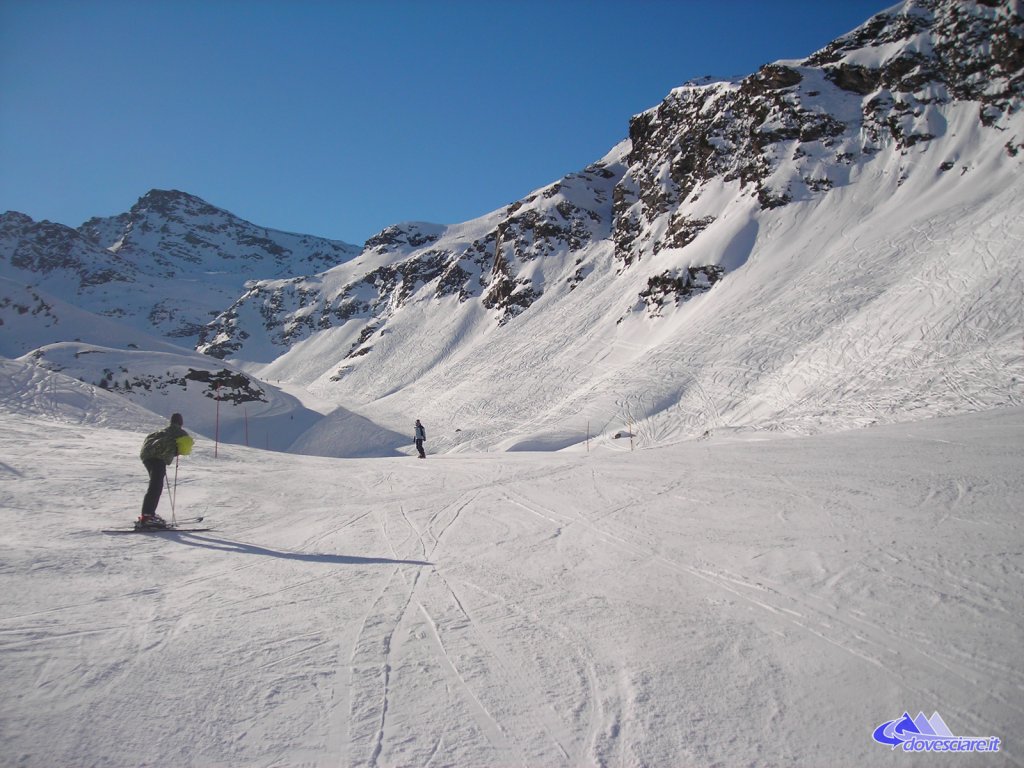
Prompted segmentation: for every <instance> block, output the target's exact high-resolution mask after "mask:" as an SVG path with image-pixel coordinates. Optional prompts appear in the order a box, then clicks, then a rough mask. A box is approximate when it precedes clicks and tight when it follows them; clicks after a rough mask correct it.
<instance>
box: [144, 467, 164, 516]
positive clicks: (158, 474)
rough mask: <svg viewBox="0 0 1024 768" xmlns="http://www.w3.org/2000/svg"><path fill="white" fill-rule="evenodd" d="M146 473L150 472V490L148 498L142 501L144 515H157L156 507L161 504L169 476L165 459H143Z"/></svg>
mask: <svg viewBox="0 0 1024 768" xmlns="http://www.w3.org/2000/svg"><path fill="white" fill-rule="evenodd" d="M142 463H143V464H145V465H146V471H147V472H149V488H147V489H146V498H145V499H143V500H142V514H143V516H146V515H155V514H156V505H157V504H159V503H160V494H161V493H163V490H164V478H165V477H166V476H167V465H166V464H165V463H164V461H163V459H143V460H142Z"/></svg>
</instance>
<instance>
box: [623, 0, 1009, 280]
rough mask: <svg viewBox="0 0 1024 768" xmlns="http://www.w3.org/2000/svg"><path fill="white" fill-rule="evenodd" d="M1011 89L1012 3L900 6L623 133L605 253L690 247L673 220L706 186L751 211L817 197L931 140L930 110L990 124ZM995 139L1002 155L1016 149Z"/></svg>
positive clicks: (692, 224)
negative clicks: (882, 158)
mask: <svg viewBox="0 0 1024 768" xmlns="http://www.w3.org/2000/svg"><path fill="white" fill-rule="evenodd" d="M1022 84H1024V19H1022V17H1021V12H1020V3H1019V2H1018V0H1002V1H1001V2H1000V1H999V0H985V1H979V2H974V1H973V0H907V2H905V3H903V4H902V5H901V6H899V7H897V8H896V9H894V10H891V11H889V12H886V13H881V14H878V15H876V16H874V17H873V18H871V19H870V20H869V21H867V22H866V23H865V24H863V25H861V26H860V27H858V28H857V29H856V30H854V31H852V32H850V33H849V34H847V35H844V36H842V37H840V38H839V39H837V40H836V41H834V42H833V43H830V44H829V45H828V46H826V47H825V48H823V49H821V50H820V51H818V52H817V53H815V54H813V55H812V56H810V57H808V58H807V59H804V60H802V61H790V62H776V63H773V64H768V65H765V66H763V67H761V68H760V69H759V70H758V71H757V72H755V73H753V74H751V75H750V76H748V77H746V78H743V79H742V80H740V81H713V80H710V79H707V80H699V81H695V82H692V83H691V84H689V85H687V86H683V87H681V88H677V89H675V90H674V91H673V92H672V93H671V94H670V95H669V96H668V97H667V98H666V99H665V100H664V101H663V102H662V103H661V104H659V105H658V106H657V107H655V108H653V109H651V110H648V111H647V112H644V113H642V114H640V115H637V116H636V117H634V118H633V120H632V121H631V123H630V130H629V136H630V140H631V142H632V149H631V151H630V154H629V157H628V163H629V166H630V167H629V170H628V172H627V174H626V176H625V178H624V179H623V180H622V182H621V183H620V184H619V185H618V186H617V188H616V190H615V196H616V199H615V224H614V239H615V245H616V254H617V256H618V258H619V259H621V260H622V261H623V263H625V264H626V265H628V264H630V263H632V262H633V261H635V260H637V259H639V258H643V256H644V255H645V254H656V253H658V251H660V250H661V249H662V248H666V247H681V246H685V244H686V243H688V242H690V241H692V239H693V237H695V235H696V234H698V233H699V231H700V230H701V229H702V226H701V225H700V223H699V222H698V221H697V220H696V219H694V217H692V216H690V215H687V214H686V213H685V212H683V211H682V210H681V209H682V207H683V206H684V204H685V203H687V201H690V202H693V201H695V200H696V199H698V198H699V195H700V192H701V189H702V186H703V185H704V184H706V183H707V182H710V181H711V180H713V179H719V180H721V181H724V182H726V183H728V182H734V181H736V182H739V184H740V186H741V187H742V188H744V189H746V190H748V191H749V193H750V194H751V195H753V196H754V197H756V199H757V201H758V204H759V206H760V208H762V209H771V208H777V207H781V206H784V205H786V204H788V203H790V202H792V201H794V200H797V199H807V198H808V197H809V196H814V195H820V194H825V193H827V192H828V190H829V189H831V188H832V187H833V186H835V185H836V184H837V183H842V181H843V179H844V178H845V177H846V176H848V172H847V171H846V170H844V167H847V166H849V165H850V164H851V163H853V162H855V161H857V159H858V158H870V156H871V155H873V154H874V153H876V152H878V151H879V149H880V147H881V146H882V145H884V144H886V143H889V142H891V143H894V144H895V146H896V147H897V148H899V149H906V148H908V147H911V146H913V145H915V144H918V143H920V142H927V141H930V140H931V139H933V138H935V137H936V136H937V135H939V131H941V130H942V126H943V125H944V124H945V119H944V118H942V117H940V116H939V115H938V114H937V112H936V109H937V108H939V107H941V106H942V105H946V104H951V103H954V102H970V103H972V104H974V105H975V108H976V109H977V115H978V119H979V121H980V122H981V124H982V125H983V126H986V127H995V126H997V124H998V122H999V120H1000V119H1001V118H1002V117H1003V116H1005V115H1006V114H1008V113H1011V112H1013V111H1014V110H1016V109H1018V108H1019V104H1020V96H1021V92H1022V87H1024V85H1022ZM1008 138H1009V139H1010V141H1009V143H1008V145H1007V150H1008V152H1010V153H1011V154H1015V153H1016V151H1017V150H1018V149H1019V148H1020V147H1021V146H1024V145H1022V144H1021V141H1022V139H1024V137H1008ZM704 221H706V219H705V220H704ZM707 223H710V222H707ZM707 223H705V224H704V226H706V225H707Z"/></svg>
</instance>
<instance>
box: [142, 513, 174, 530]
mask: <svg viewBox="0 0 1024 768" xmlns="http://www.w3.org/2000/svg"><path fill="white" fill-rule="evenodd" d="M167 527H168V526H167V521H166V520H164V519H163V518H162V517H160V515H139V519H138V520H136V521H135V530H136V531H152V530H160V529H162V528H167Z"/></svg>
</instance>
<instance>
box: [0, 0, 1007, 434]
mask: <svg viewBox="0 0 1024 768" xmlns="http://www.w3.org/2000/svg"><path fill="white" fill-rule="evenodd" d="M1022 38H1024V20H1022V18H1021V8H1020V3H1019V2H1018V1H1017V0H1000V1H997V0H986V1H984V2H961V1H959V0H907V2H904V3H902V4H900V5H898V6H894V7H893V8H892V9H890V10H889V11H887V12H885V13H882V14H879V15H877V16H875V17H873V18H872V19H870V20H868V21H867V22H866V23H865V24H864V25H862V26H861V27H859V28H857V29H856V30H854V31H852V32H851V33H849V34H847V35H845V36H843V37H841V38H839V39H838V40H836V41H834V42H833V43H831V44H829V45H828V46H826V47H825V48H823V49H822V50H820V51H818V52H816V53H814V54H813V55H811V56H809V57H807V58H805V59H801V60H785V61H778V62H774V63H772V64H768V65H766V66H764V67H762V68H761V69H759V70H758V71H757V72H755V73H753V74H751V75H750V76H748V77H745V78H742V79H737V80H714V79H702V80H699V81H695V82H691V83H688V84H686V85H684V86H681V87H680V88H677V89H675V90H673V91H672V92H671V93H670V94H669V95H668V96H667V97H666V99H665V100H664V101H663V102H662V103H661V104H659V105H657V106H656V107H654V108H652V109H650V110H648V111H646V112H644V113H642V114H640V115H637V116H635V117H634V118H633V119H632V120H631V121H630V123H629V134H628V138H625V139H624V140H623V141H622V142H621V143H620V144H618V145H617V146H616V147H614V148H612V149H611V150H610V151H609V153H608V154H607V155H606V156H605V157H604V158H602V159H600V160H598V161H596V162H595V163H593V164H592V165H590V166H588V167H587V168H585V169H583V170H582V171H580V172H579V173H575V174H571V175H569V176H567V177H565V178H563V179H560V180H558V181H556V182H554V183H552V184H548V185H546V186H544V187H541V188H539V189H538V190H537V191H536V192H534V193H533V194H531V195H529V196H527V197H526V198H524V199H523V200H520V201H516V202H514V203H512V204H510V205H508V206H506V207H504V208H501V209H499V210H497V211H493V212H491V213H489V214H486V215H484V216H481V217H480V218H478V219H475V220H472V221H469V222H464V223H461V224H456V225H435V224H426V223H405V224H399V225H395V226H393V227H389V228H387V229H386V230H384V231H383V232H381V233H380V234H379V235H377V236H375V237H373V238H371V239H370V240H369V241H368V242H367V243H366V244H365V246H364V247H363V249H362V251H361V252H360V253H358V255H355V254H354V250H353V249H352V248H350V247H347V246H344V245H343V244H333V245H328V244H325V241H321V240H316V239H313V238H306V239H303V238H302V237H301V236H298V235H294V236H287V237H288V238H291V239H288V240H282V239H281V238H283V237H285V236H284V235H281V234H280V233H269V232H267V231H265V230H259V229H258V228H255V227H253V226H252V225H248V224H245V223H244V222H242V223H239V222H238V220H236V219H234V217H231V215H230V214H227V213H225V212H223V211H219V210H218V209H214V208H212V207H211V206H208V205H207V204H205V203H203V202H202V201H198V200H196V199H195V198H191V197H189V196H186V195H183V194H181V193H156V192H154V193H150V194H149V195H147V196H146V197H145V198H143V199H142V200H141V201H140V203H139V204H138V205H137V206H135V207H134V208H133V209H132V212H130V213H129V214H124V215H123V216H119V217H114V218H112V219H94V220H92V221H90V222H87V223H86V224H85V225H83V226H82V227H81V228H80V229H79V230H66V228H65V229H63V230H62V229H61V228H59V227H57V226H56V225H48V224H45V223H44V224H43V225H36V224H34V223H32V222H30V221H27V220H26V219H25V217H22V216H19V215H17V214H8V215H7V216H6V217H5V219H4V222H3V223H4V229H3V230H2V233H8V232H32V233H35V234H33V236H32V237H28V236H27V235H25V236H21V235H19V236H18V237H13V236H9V235H8V234H4V235H3V240H2V242H4V243H10V242H15V243H16V247H14V248H13V250H12V247H11V246H10V245H5V246H4V249H5V251H6V252H9V253H11V254H12V255H10V256H8V258H7V259H6V261H5V262H3V263H4V265H5V270H6V271H5V273H4V274H7V273H8V272H10V271H11V268H13V267H18V268H19V269H20V270H21V271H19V272H17V274H16V276H15V278H14V279H20V280H21V282H22V283H24V284H31V290H34V291H41V290H46V291H49V292H51V293H53V294H54V295H56V296H57V297H60V298H65V299H67V297H68V296H69V293H68V292H69V291H70V290H71V289H72V288H73V289H74V294H75V300H74V303H76V304H77V305H78V306H81V307H83V308H85V309H89V310H92V311H94V312H98V313H100V314H104V315H107V316H112V315H117V314H119V313H120V314H122V315H123V316H124V317H125V318H126V319H130V320H131V321H132V322H133V323H134V324H135V325H136V327H144V328H146V329H149V330H152V329H153V328H156V329H158V330H159V331H160V332H161V333H162V334H164V335H165V336H167V335H172V336H173V335H176V334H181V335H183V336H185V337H191V338H196V337H198V340H199V344H198V347H197V348H198V350H199V351H200V352H202V353H205V355H207V356H210V357H214V358H220V359H222V360H224V361H225V362H224V365H225V366H230V369H231V370H233V371H236V372H245V373H247V374H248V375H249V376H250V377H253V376H256V377H258V378H262V379H263V380H264V381H275V382H282V383H283V384H282V386H289V387H296V388H297V389H298V390H299V391H301V392H303V393H312V394H313V395H315V396H316V397H317V398H319V399H320V400H321V401H322V402H324V403H328V404H332V405H333V406H336V407H340V408H343V409H344V410H343V411H340V412H339V413H344V414H348V415H349V416H352V417H353V418H365V419H368V420H369V422H371V423H373V424H376V425H378V427H379V434H380V435H393V434H402V433H406V432H408V430H409V425H410V424H411V422H412V419H414V418H416V417H420V418H422V419H423V420H424V421H425V422H426V423H427V424H428V425H430V426H431V428H432V430H431V443H432V447H433V448H434V450H468V449H482V448H487V449H490V448H498V449H517V448H518V449H539V448H544V449H558V448H562V447H566V446H570V445H574V444H579V443H582V442H583V441H585V440H586V439H587V436H588V435H593V434H596V435H604V436H606V437H608V438H611V437H612V436H614V435H615V434H632V435H633V437H634V440H638V441H639V442H640V443H641V444H654V443H665V442H673V441H677V440H683V439H687V438H691V437H694V436H700V435H703V434H705V433H706V432H708V431H715V430H722V429H738V428H758V429H781V430H790V431H802V432H813V431H820V430H823V429H825V430H831V429H837V428H845V427H850V426H858V425H865V424H871V423H876V422H885V421H900V420H906V419H911V418H916V417H918V416H924V415H934V414H949V413H958V412H963V411H973V410H979V409H985V408H991V407H999V406H1007V405H1019V404H1021V403H1022V402H1024V388H1022V384H1021V381H1022V378H1024V356H1022V354H1021V349H1020V344H1019V340H1020V337H1021V334H1022V332H1024V298H1022V297H1024V281H1022V276H1021V267H1020V257H1019V253H1020V246H1021V244H1022V242H1024V223H1022V222H1021V218H1020V216H1019V211H1020V210H1021V207H1022V202H1024V175H1022V173H1021V170H1022V165H1024V154H1022V153H1021V150H1022V149H1024V112H1022V110H1021V106H1022V99H1021V92H1022V89H1024V85H1022V82H1024V52H1022V51H1024V47H1022ZM65 230H66V231H65ZM257 232H260V233H263V234H257ZM33 237H34V238H35V239H33ZM246 248H251V249H252V250H251V251H246V250H245V249H246ZM284 251H287V254H284V256H283V255H282V253H283V252H284ZM247 253H251V254H255V255H254V256H253V257H252V258H251V259H250V258H247V257H245V254H247ZM65 254H66V256H65ZM298 255H302V256H301V258H298ZM285 256H286V257H287V258H285ZM303 259H305V261H306V263H307V264H308V265H309V268H308V269H301V268H300V266H301V264H302V263H303ZM221 274H223V275H224V277H223V280H222V279H221V276H220V275H221ZM38 275H42V278H41V279H40V278H39V277H38ZM34 276H36V277H34ZM246 277H251V278H254V279H252V280H249V281H248V282H246V281H245V280H244V278H246ZM168 280H170V281H172V282H171V283H168V282H166V281H168ZM128 286H131V291H130V292H128V293H126V290H127V288H128ZM183 287H184V288H185V290H183ZM182 294H187V297H184V296H182ZM40 301H43V299H42V298H41V299H40ZM29 304H31V302H30V301H28V300H27V299H25V298H24V297H22V298H21V304H20V305H19V308H18V309H17V310H16V311H17V312H18V313H19V316H20V317H21V318H22V321H23V322H30V321H29V320H28V319H26V318H27V316H28V315H30V313H29V311H28V310H25V311H22V309H21V308H20V307H23V306H28V305H29ZM35 306H37V307H38V306H41V304H39V303H38V302H37V304H36V305H35ZM0 309H3V308H0ZM4 311H7V312H8V314H9V313H10V312H12V311H15V310H13V309H11V308H10V307H8V309H6V310H4ZM212 313H219V314H217V317H216V319H214V320H212V321H211V322H206V321H207V320H208V319H209V317H210V315H211V314H212ZM40 314H41V315H43V316H45V314H46V313H45V312H41V313H40ZM31 322H34V321H31ZM203 323H206V324H205V325H204V326H202V327H200V326H201V325H202V324H203ZM54 333H55V334H58V333H59V331H55V332H54ZM38 336H39V335H38V334H36V336H34V337H33V340H34V341H35V340H37V339H38ZM76 337H77V336H76ZM48 340H49V341H63V340H67V339H66V337H64V338H58V337H53V338H48ZM82 341H83V342H91V343H93V344H98V345H100V346H106V347H116V346H118V344H111V343H107V342H106V341H105V340H103V339H95V338H83V339H82ZM33 346H35V344H33ZM26 351H27V350H26ZM26 359H30V358H26ZM77 359H81V358H80V357H79V358H77ZM217 365H219V363H212V362H211V365H210V366H209V367H210V369H211V370H216V366H217ZM126 367H129V366H126ZM94 373H95V372H94ZM82 377H83V378H86V379H87V380H88V379H89V378H90V377H89V376H87V375H84V373H83V375H82ZM328 410H330V408H321V411H328ZM347 418H348V417H346V419H347ZM338 429H341V427H340V426H338V427H337V429H334V430H332V429H331V428H330V427H329V422H323V421H321V422H317V429H316V431H315V433H311V434H315V438H314V437H312V436H308V439H307V440H306V441H305V449H306V450H308V451H310V452H318V451H322V452H327V453H331V452H333V451H334V450H336V448H333V447H329V446H336V445H338V444H340V443H342V442H344V441H343V440H340V439H339V437H338V431H337V430H338ZM359 431H360V432H362V431H365V430H359ZM390 439H391V438H390V437H388V438H387V440H390ZM387 440H384V442H387Z"/></svg>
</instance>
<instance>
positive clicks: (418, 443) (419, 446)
mask: <svg viewBox="0 0 1024 768" xmlns="http://www.w3.org/2000/svg"><path fill="white" fill-rule="evenodd" d="M416 450H417V451H419V454H420V458H421V459H425V458H427V454H426V453H425V452H424V451H423V439H422V438H416Z"/></svg>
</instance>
